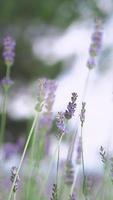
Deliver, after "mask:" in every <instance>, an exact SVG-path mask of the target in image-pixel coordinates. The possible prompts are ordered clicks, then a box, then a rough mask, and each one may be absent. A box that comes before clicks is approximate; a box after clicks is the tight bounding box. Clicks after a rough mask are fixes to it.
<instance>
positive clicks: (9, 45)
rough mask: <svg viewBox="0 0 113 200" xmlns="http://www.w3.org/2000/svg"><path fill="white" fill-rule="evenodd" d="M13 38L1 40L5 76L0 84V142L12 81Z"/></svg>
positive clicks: (0, 140) (8, 37)
mask: <svg viewBox="0 0 113 200" xmlns="http://www.w3.org/2000/svg"><path fill="white" fill-rule="evenodd" d="M15 46H16V42H15V40H14V39H13V38H12V37H10V36H7V37H5V38H4V40H3V59H4V62H5V65H6V76H5V78H3V80H2V81H1V85H2V88H3V93H4V98H3V105H2V116H1V125H0V143H3V141H4V131H5V125H6V111H7V101H8V93H9V89H10V87H11V86H12V84H13V81H12V80H11V78H10V71H11V67H12V65H13V64H14V58H15Z"/></svg>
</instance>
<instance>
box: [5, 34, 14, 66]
mask: <svg viewBox="0 0 113 200" xmlns="http://www.w3.org/2000/svg"><path fill="white" fill-rule="evenodd" d="M15 46H16V42H15V40H14V39H13V38H12V37H10V36H7V37H6V38H4V40H3V58H4V62H5V64H6V65H7V66H9V67H10V66H12V65H13V63H14V57H15Z"/></svg>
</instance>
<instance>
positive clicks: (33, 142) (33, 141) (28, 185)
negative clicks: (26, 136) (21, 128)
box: [26, 127, 36, 199]
mask: <svg viewBox="0 0 113 200" xmlns="http://www.w3.org/2000/svg"><path fill="white" fill-rule="evenodd" d="M35 129H36V127H34V134H33V139H32V145H31V154H30V162H31V163H32V162H33V163H34V153H35V142H36V132H35ZM33 169H34V166H31V168H30V178H31V175H32V172H33ZM30 187H31V179H29V180H28V183H27V195H26V198H27V199H28V197H29V193H30Z"/></svg>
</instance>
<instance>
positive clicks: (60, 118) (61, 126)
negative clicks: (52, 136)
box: [56, 112, 65, 136]
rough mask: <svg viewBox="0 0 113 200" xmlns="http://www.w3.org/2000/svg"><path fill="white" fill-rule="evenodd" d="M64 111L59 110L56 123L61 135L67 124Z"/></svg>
mask: <svg viewBox="0 0 113 200" xmlns="http://www.w3.org/2000/svg"><path fill="white" fill-rule="evenodd" d="M64 119H65V118H64V113H63V112H58V114H57V116H56V125H57V128H58V130H59V135H60V136H61V135H62V134H64V133H65V125H64Z"/></svg>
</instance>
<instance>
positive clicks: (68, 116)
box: [64, 92, 78, 119]
mask: <svg viewBox="0 0 113 200" xmlns="http://www.w3.org/2000/svg"><path fill="white" fill-rule="evenodd" d="M77 97H78V95H77V93H75V92H73V93H72V97H71V102H69V104H68V106H67V110H66V111H65V113H64V116H65V118H66V119H71V118H72V116H73V115H74V112H75V108H76V100H77Z"/></svg>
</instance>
